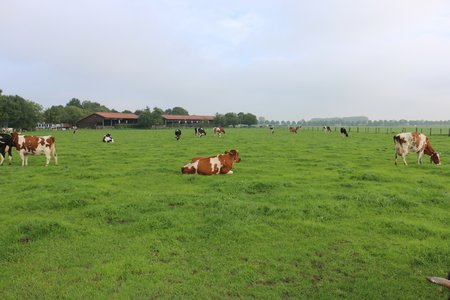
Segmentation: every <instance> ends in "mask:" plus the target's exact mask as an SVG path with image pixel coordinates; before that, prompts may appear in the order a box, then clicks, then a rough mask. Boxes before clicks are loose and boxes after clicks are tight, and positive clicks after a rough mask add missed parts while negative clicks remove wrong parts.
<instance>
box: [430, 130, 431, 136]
mask: <svg viewBox="0 0 450 300" xmlns="http://www.w3.org/2000/svg"><path fill="white" fill-rule="evenodd" d="M430 136H431V128H430Z"/></svg>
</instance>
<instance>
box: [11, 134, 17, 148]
mask: <svg viewBox="0 0 450 300" xmlns="http://www.w3.org/2000/svg"><path fill="white" fill-rule="evenodd" d="M11 137H12V143H13V145H16V144H17V143H18V142H19V134H18V133H17V132H13V133H11Z"/></svg>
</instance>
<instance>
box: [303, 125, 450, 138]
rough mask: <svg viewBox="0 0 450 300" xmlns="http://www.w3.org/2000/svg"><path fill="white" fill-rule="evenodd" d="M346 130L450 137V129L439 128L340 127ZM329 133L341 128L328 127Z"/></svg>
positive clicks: (308, 128)
mask: <svg viewBox="0 0 450 300" xmlns="http://www.w3.org/2000/svg"><path fill="white" fill-rule="evenodd" d="M342 127H344V128H345V129H347V132H348V133H350V132H356V133H360V132H361V133H385V134H396V133H399V132H412V131H415V132H420V133H423V134H426V135H428V136H431V135H447V136H450V128H439V127H428V128H426V127H424V128H419V127H375V126H371V127H360V126H342ZM303 128H304V130H308V131H325V130H324V128H323V127H321V126H303ZM330 129H331V131H340V129H341V127H333V126H330Z"/></svg>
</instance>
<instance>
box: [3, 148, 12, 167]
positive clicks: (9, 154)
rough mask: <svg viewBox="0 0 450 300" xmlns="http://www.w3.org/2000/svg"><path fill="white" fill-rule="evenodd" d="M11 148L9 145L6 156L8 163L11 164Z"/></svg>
mask: <svg viewBox="0 0 450 300" xmlns="http://www.w3.org/2000/svg"><path fill="white" fill-rule="evenodd" d="M11 149H12V147H9V149H8V158H9V164H10V165H11V164H12V160H13V157H12V152H11ZM5 155H6V154H5Z"/></svg>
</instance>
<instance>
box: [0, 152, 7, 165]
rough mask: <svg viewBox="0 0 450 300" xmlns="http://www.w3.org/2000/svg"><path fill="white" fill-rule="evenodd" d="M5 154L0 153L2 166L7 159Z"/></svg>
mask: <svg viewBox="0 0 450 300" xmlns="http://www.w3.org/2000/svg"><path fill="white" fill-rule="evenodd" d="M5 155H6V154H3V153H0V166H1V165H3V161H4V160H5Z"/></svg>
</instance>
